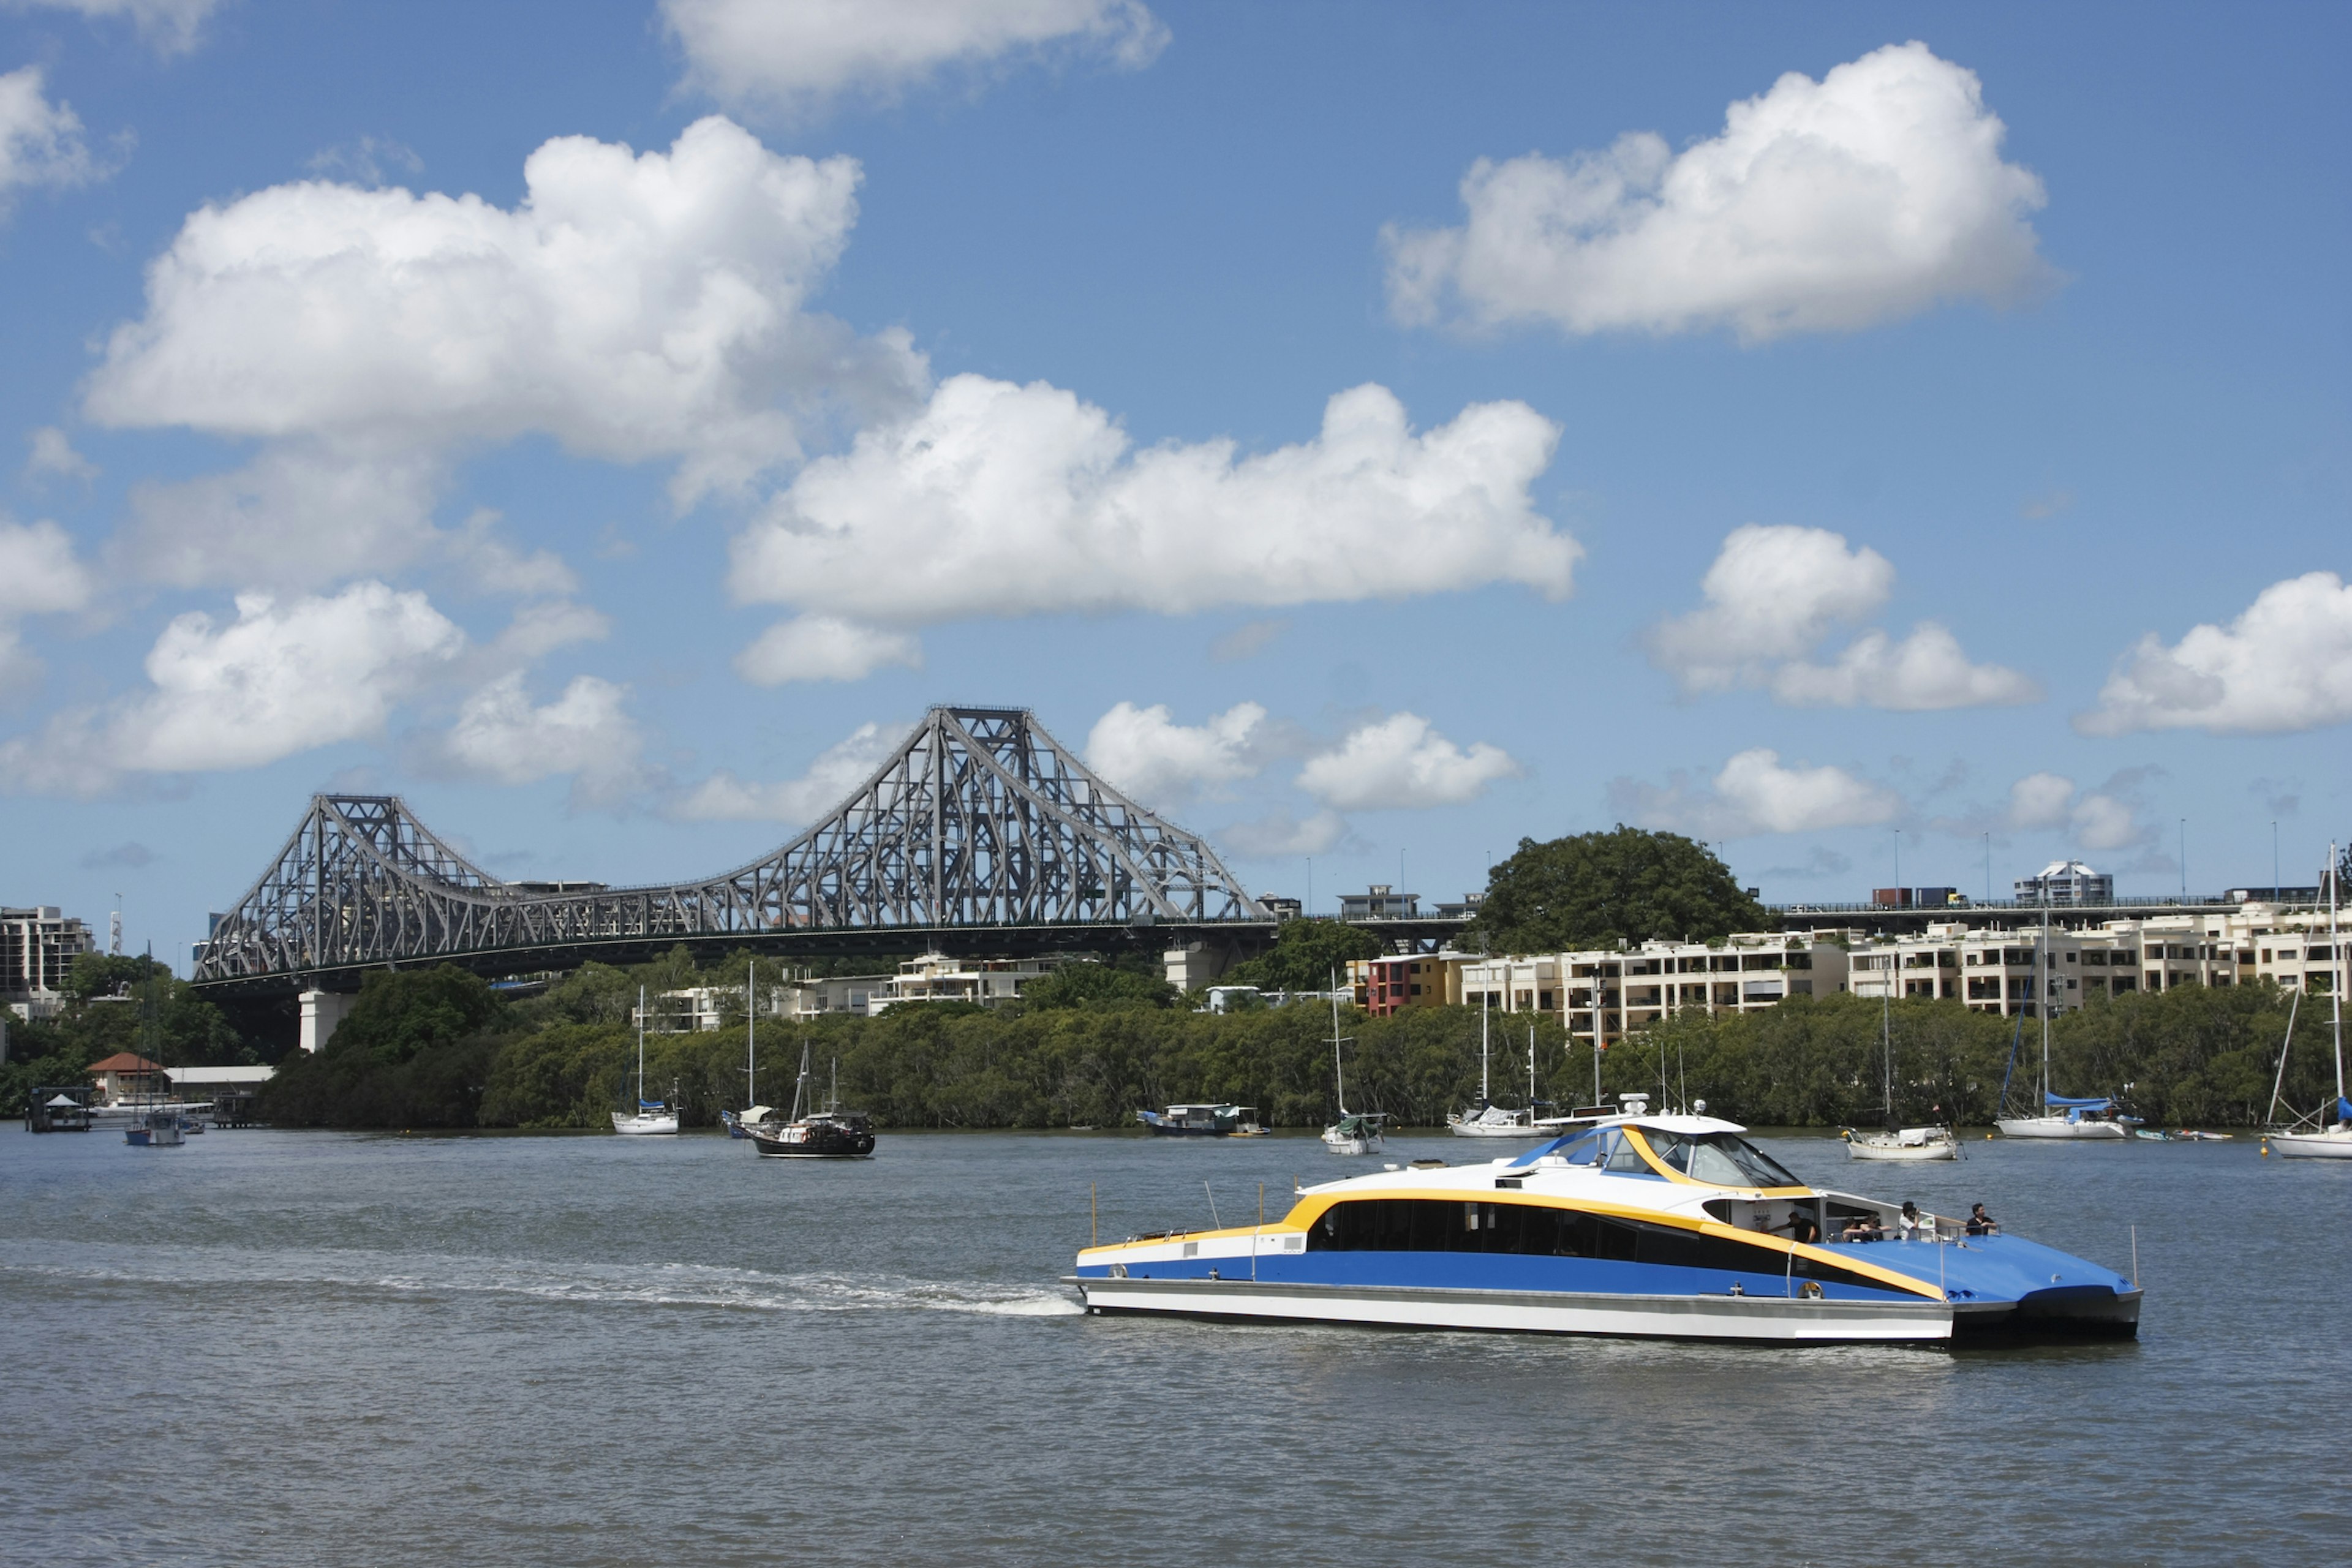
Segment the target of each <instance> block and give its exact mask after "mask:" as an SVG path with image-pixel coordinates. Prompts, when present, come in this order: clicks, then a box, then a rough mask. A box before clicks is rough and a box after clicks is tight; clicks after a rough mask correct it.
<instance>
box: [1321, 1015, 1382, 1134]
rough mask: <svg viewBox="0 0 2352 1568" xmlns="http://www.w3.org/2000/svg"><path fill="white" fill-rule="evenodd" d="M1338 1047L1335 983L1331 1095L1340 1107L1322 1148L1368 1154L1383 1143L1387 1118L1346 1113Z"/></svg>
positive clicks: (1370, 1113)
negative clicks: (1337, 1119)
mask: <svg viewBox="0 0 2352 1568" xmlns="http://www.w3.org/2000/svg"><path fill="white" fill-rule="evenodd" d="M1341 1043H1342V1042H1341V1040H1340V1038H1339V985H1338V984H1337V981H1336V979H1335V981H1334V983H1333V984H1332V987H1331V1092H1332V1096H1333V1098H1334V1100H1336V1102H1337V1103H1338V1105H1339V1121H1335V1122H1333V1123H1332V1124H1331V1125H1330V1126H1328V1127H1326V1128H1325V1129H1323V1147H1325V1148H1326V1149H1328V1150H1330V1151H1331V1152H1333V1153H1334V1154H1369V1153H1370V1152H1372V1151H1373V1150H1375V1149H1378V1148H1380V1147H1381V1143H1382V1142H1384V1140H1385V1137H1386V1133H1387V1123H1388V1116H1387V1115H1386V1113H1385V1112H1382V1111H1378V1110H1359V1111H1351V1110H1349V1109H1348V1079H1347V1074H1346V1073H1345V1072H1344V1071H1343V1070H1342V1069H1341V1068H1340V1065H1339V1047H1340V1045H1341Z"/></svg>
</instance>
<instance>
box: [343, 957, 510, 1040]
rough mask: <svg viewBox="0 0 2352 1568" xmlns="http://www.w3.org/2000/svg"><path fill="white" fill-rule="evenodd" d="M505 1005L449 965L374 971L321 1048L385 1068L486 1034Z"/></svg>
mask: <svg viewBox="0 0 2352 1568" xmlns="http://www.w3.org/2000/svg"><path fill="white" fill-rule="evenodd" d="M504 1010H505V1003H504V1002H502V1001H501V1000H500V999H499V995H498V994H497V993H496V992H494V991H492V990H491V989H490V986H489V982H488V981H486V980H484V979H483V978H482V977H481V976H480V975H478V974H468V973H467V972H466V971H464V970H462V969H458V968H456V967H454V966H453V965H450V964H446V963H445V964H442V965H440V966H439V967H437V968H434V969H403V970H376V971H374V972H373V973H370V974H369V975H368V976H367V977H366V978H365V979H364V980H362V981H361V982H360V994H359V1000H358V1001H356V1002H354V1003H352V1012H351V1016H349V1017H347V1018H345V1019H344V1020H343V1021H342V1024H341V1026H339V1027H338V1028H337V1029H336V1030H335V1033H334V1036H333V1037H332V1038H331V1039H330V1040H329V1041H328V1042H327V1050H328V1051H329V1052H330V1053H331V1054H333V1055H336V1056H345V1055H352V1054H356V1053H361V1052H364V1053H366V1054H368V1055H370V1056H372V1057H373V1058H375V1059H376V1060H377V1061H380V1062H383V1063H386V1064H391V1063H397V1062H404V1061H407V1060H408V1059H409V1058H412V1057H414V1056H415V1055H416V1054H417V1053H418V1052H420V1051H425V1050H431V1049H436V1048H438V1047H446V1046H449V1045H453V1044H455V1043H456V1042H457V1041H459V1040H462V1039H464V1038H466V1037H468V1036H471V1035H478V1034H480V1033H482V1032H483V1031H484V1030H486V1029H488V1027H489V1026H490V1025H491V1024H492V1023H493V1022H494V1021H496V1020H497V1019H498V1018H499V1015H500V1014H501V1013H503V1012H504Z"/></svg>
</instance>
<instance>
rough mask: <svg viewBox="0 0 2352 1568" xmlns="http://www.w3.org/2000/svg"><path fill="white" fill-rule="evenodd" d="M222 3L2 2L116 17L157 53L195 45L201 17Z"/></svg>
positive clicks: (24, 7) (26, 7) (148, 0)
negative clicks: (129, 26)
mask: <svg viewBox="0 0 2352 1568" xmlns="http://www.w3.org/2000/svg"><path fill="white" fill-rule="evenodd" d="M221 3H222V0H6V4H7V5H8V6H9V7H10V8H11V9H14V10H18V11H33V10H50V11H78V12H79V13H80V14H81V15H83V16H89V17H92V18H100V17H104V18H109V19H111V18H113V17H117V16H120V17H121V18H123V19H124V20H126V21H128V22H130V23H131V25H132V26H136V27H137V28H138V29H139V33H140V36H141V37H143V38H145V39H146V40H147V41H148V42H149V43H150V44H152V45H153V46H154V47H155V48H156V49H157V50H158V51H159V52H161V53H163V54H176V53H179V52H181V51H182V50H185V49H189V48H193V47H194V46H195V42H196V35H197V33H198V32H199V31H200V30H201V29H202V28H203V26H204V24H205V17H207V16H211V15H212V14H213V13H214V12H215V11H216V10H218V9H220V6H221Z"/></svg>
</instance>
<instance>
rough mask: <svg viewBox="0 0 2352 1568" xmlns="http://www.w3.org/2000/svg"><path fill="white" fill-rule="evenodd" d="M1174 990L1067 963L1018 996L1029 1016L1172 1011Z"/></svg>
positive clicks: (1155, 980) (1100, 967) (1150, 978)
mask: <svg viewBox="0 0 2352 1568" xmlns="http://www.w3.org/2000/svg"><path fill="white" fill-rule="evenodd" d="M1178 1000H1179V997H1178V995H1177V992H1176V987H1174V986H1173V985H1171V984H1168V982H1166V981H1165V980H1162V979H1160V977H1159V976H1157V975H1153V974H1138V973H1135V972H1134V971H1132V970H1127V969H1115V968H1113V967H1112V966H1111V965H1109V964H1108V963H1066V964H1064V965H1063V966H1062V967H1061V968H1059V969H1057V970H1055V971H1054V973H1051V974H1048V975H1046V976H1045V978H1044V979H1042V980H1033V981H1031V982H1030V983H1029V984H1028V986H1027V987H1026V988H1025V989H1024V990H1023V992H1022V993H1021V1001H1022V1005H1024V1007H1026V1008H1027V1009H1028V1010H1029V1011H1030V1012H1033V1013H1039V1012H1046V1011H1050V1010H1051V1009H1054V1008H1056V1007H1111V1008H1120V1007H1173V1006H1174V1005H1176V1004H1177V1001H1178Z"/></svg>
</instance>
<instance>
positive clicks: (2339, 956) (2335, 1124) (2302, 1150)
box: [2263, 844, 2352, 1160]
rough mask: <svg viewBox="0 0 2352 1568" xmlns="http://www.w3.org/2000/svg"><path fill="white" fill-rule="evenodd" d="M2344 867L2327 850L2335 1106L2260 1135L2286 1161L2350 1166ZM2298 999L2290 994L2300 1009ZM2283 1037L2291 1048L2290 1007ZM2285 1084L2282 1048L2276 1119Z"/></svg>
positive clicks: (2274, 1093) (2351, 1114) (2281, 1049)
mask: <svg viewBox="0 0 2352 1568" xmlns="http://www.w3.org/2000/svg"><path fill="white" fill-rule="evenodd" d="M2343 869H2344V868H2343V862H2342V861H2340V860H2338V859H2337V858H2336V846H2335V845H2333V844H2330V845H2329V846H2328V847H2327V974H2328V985H2327V1000H2328V1006H2329V1009H2330V1022H2331V1025H2332V1026H2333V1030H2334V1034H2335V1040H2336V1103H2335V1104H2334V1105H2332V1106H2322V1107H2321V1108H2320V1109H2319V1110H2316V1111H2315V1112H2313V1113H2312V1114H2311V1115H2309V1116H2307V1117H2304V1118H2302V1119H2301V1120H2299V1121H2294V1122H2291V1123H2289V1124H2287V1125H2286V1126H2284V1127H2280V1126H2273V1127H2272V1129H2271V1130H2270V1131H2267V1132H2265V1133H2263V1141H2264V1142H2265V1143H2266V1144H2267V1145H2268V1146H2269V1147H2270V1148H2272V1149H2274V1150H2276V1151H2277V1152H2278V1153H2279V1155H2280V1157H2281V1158H2283V1159H2288V1160H2352V1100H2347V1099H2346V1098H2345V1095H2344V945H2343V943H2342V942H2340V941H2338V940H2337V932H2336V882H2337V881H2338V880H2339V879H2340V878H2341V877H2342V875H2343ZM2302 1001H2303V994H2302V993H2301V992H2300V991H2297V992H2296V994H2295V1005H2301V1004H2302ZM2286 1034H2287V1039H2288V1041H2289V1042H2290V1043H2292V1042H2293V1040H2294V1008H2293V1007H2290V1008H2289V1009H2288V1012H2287V1017H2286ZM2285 1081H2286V1047H2285V1046H2281V1047H2279V1066H2278V1082H2277V1083H2274V1084H2273V1085H2272V1086H2271V1115H2272V1117H2273V1120H2274V1121H2275V1119H2276V1117H2277V1115H2278V1091H2279V1085H2280V1084H2284V1082H2285ZM2331 1118H2332V1119H2333V1120H2331Z"/></svg>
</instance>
